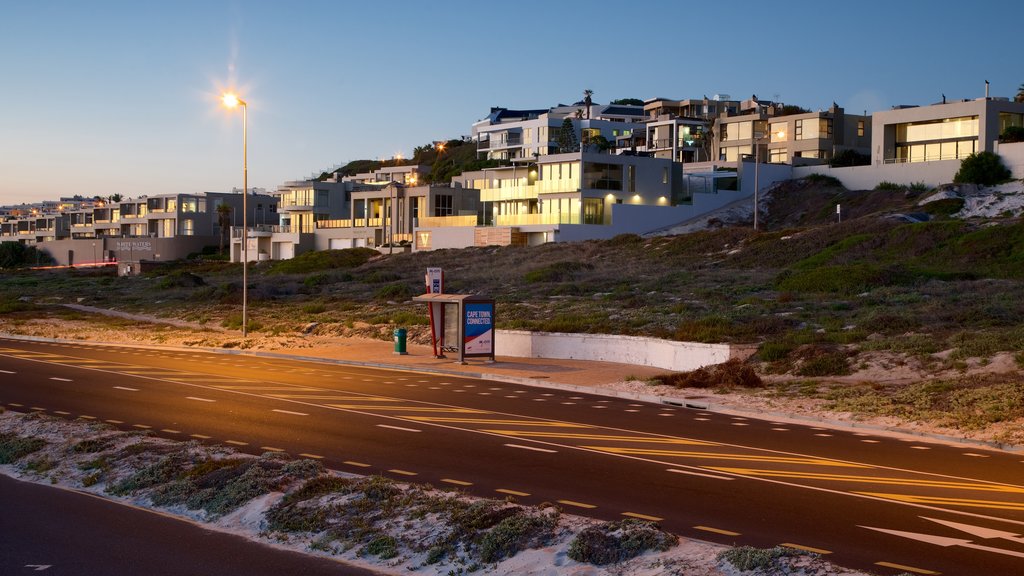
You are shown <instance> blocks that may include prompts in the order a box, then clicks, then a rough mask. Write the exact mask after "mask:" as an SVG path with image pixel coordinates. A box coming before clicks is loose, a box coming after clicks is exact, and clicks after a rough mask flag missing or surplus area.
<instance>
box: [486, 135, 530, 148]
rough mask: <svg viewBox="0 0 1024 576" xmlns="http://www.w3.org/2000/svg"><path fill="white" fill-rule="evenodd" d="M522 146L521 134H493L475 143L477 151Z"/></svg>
mask: <svg viewBox="0 0 1024 576" xmlns="http://www.w3.org/2000/svg"><path fill="white" fill-rule="evenodd" d="M522 145H523V135H522V134H505V135H498V134H495V135H494V136H492V137H488V138H482V139H480V140H479V141H478V142H477V147H476V149H477V150H497V149H499V148H513V147H516V146H522Z"/></svg>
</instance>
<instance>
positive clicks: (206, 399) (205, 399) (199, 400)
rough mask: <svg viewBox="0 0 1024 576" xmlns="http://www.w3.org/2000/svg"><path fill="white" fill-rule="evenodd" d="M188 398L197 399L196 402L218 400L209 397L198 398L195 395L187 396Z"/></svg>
mask: <svg viewBox="0 0 1024 576" xmlns="http://www.w3.org/2000/svg"><path fill="white" fill-rule="evenodd" d="M185 399H186V400H195V401H196V402H216V400H210V399H209V398H197V397H195V396H185Z"/></svg>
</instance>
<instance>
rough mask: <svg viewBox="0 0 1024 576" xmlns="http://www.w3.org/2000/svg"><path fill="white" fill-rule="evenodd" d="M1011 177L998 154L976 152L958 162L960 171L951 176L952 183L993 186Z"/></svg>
mask: <svg viewBox="0 0 1024 576" xmlns="http://www.w3.org/2000/svg"><path fill="white" fill-rule="evenodd" d="M1011 176H1012V174H1011V173H1010V171H1009V170H1008V169H1007V168H1006V166H1003V161H1002V159H1001V158H1000V157H999V155H998V154H993V153H992V152H987V151H986V152H976V153H974V154H971V155H970V156H968V157H967V158H964V159H963V160H961V161H960V170H959V171H958V172H957V173H956V176H953V182H955V183H957V184H961V183H971V184H981V185H982V186H993V185H995V184H1002V183H1003V182H1006V181H1007V180H1009V179H1010V177H1011Z"/></svg>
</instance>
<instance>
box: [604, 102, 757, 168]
mask: <svg viewBox="0 0 1024 576" xmlns="http://www.w3.org/2000/svg"><path fill="white" fill-rule="evenodd" d="M740 104H741V103H740V102H739V101H738V100H729V96H728V95H724V96H720V95H717V94H716V95H715V97H714V98H712V99H708V97H707V96H705V97H704V98H703V99H700V100H696V99H687V100H670V99H668V98H652V99H650V100H647V101H645V102H644V113H645V114H646V116H647V118H646V123H645V127H644V132H643V133H642V137H640V138H633V139H630V138H626V139H620V142H619V144H618V145H617V146H618V147H619V148H620V149H626V148H628V149H630V150H632V151H637V152H647V153H650V154H652V155H653V156H654V157H656V158H669V159H671V160H672V161H674V162H680V163H683V164H687V163H691V164H692V163H697V162H706V161H709V160H712V159H713V158H712V156H711V153H712V149H713V143H712V142H711V140H710V136H711V129H712V127H713V126H714V121H715V119H716V118H718V117H719V116H722V115H727V114H736V113H737V112H738V111H739V109H740ZM635 135H636V133H634V136H635Z"/></svg>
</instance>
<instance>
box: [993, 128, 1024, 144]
mask: <svg viewBox="0 0 1024 576" xmlns="http://www.w3.org/2000/svg"><path fill="white" fill-rule="evenodd" d="M999 141H1000V142H1002V143H1003V144H1010V143H1012V142H1024V126H1007V127H1006V130H1003V133H1002V134H1000V135H999Z"/></svg>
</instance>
